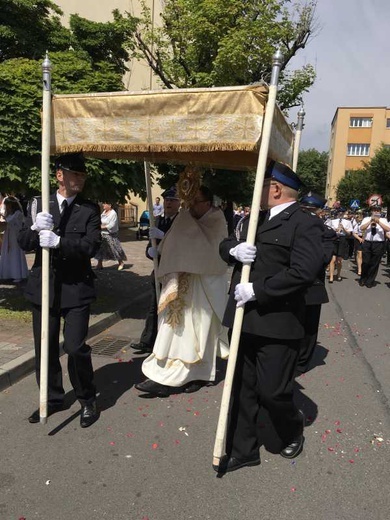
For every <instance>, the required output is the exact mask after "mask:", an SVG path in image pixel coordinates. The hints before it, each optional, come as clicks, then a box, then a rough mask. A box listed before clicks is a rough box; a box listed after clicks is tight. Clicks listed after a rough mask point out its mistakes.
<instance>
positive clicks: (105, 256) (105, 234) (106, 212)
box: [95, 202, 127, 271]
mask: <svg viewBox="0 0 390 520" xmlns="http://www.w3.org/2000/svg"><path fill="white" fill-rule="evenodd" d="M100 220H101V229H102V232H101V235H102V243H101V246H100V248H99V251H98V252H97V253H96V256H95V258H96V260H97V261H98V263H97V265H96V268H97V269H103V260H115V261H116V262H118V271H121V270H122V269H123V268H124V266H125V260H127V258H126V254H125V252H124V251H123V248H122V246H121V243H120V241H119V237H118V231H119V223H118V215H117V213H116V211H115V210H114V209H113V208H112V204H110V203H109V202H103V213H102V214H101V215H100Z"/></svg>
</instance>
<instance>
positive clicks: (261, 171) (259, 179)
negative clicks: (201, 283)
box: [213, 51, 283, 466]
mask: <svg viewBox="0 0 390 520" xmlns="http://www.w3.org/2000/svg"><path fill="white" fill-rule="evenodd" d="M282 60H283V54H282V53H281V52H280V51H277V52H276V53H275V54H274V56H273V62H272V77H271V83H270V86H269V93H268V101H267V105H266V109H265V117H264V123H263V131H262V137H261V144H260V151H259V158H258V162H257V170H256V181H255V187H254V191H253V199H252V206H251V213H250V217H249V227H248V236H247V239H246V241H247V242H248V243H249V244H251V245H254V243H255V238H256V231H257V223H258V219H259V212H260V200H261V193H262V189H263V182H264V175H265V170H266V167H267V158H268V148H269V143H270V139H271V131H272V122H273V118H274V111H275V104H276V94H277V91H278V79H279V72H280V68H281V66H282ZM258 254H261V251H259V252H258ZM250 270H251V263H245V264H244V265H243V268H242V273H241V280H240V283H246V282H249V275H250ZM243 318H244V307H237V309H236V313H235V317H234V323H233V330H232V337H231V340H230V351H229V361H228V365H227V370H226V376H225V383H224V387H223V393H222V401H221V409H220V413H219V420H218V426H217V433H216V437H215V444H214V454H213V465H214V466H218V465H219V463H220V460H221V457H222V455H223V451H224V444H225V437H226V429H227V419H228V412H229V404H230V396H231V391H232V385H233V378H234V371H235V367H236V361H237V353H238V345H239V342H240V335H241V328H242V322H243Z"/></svg>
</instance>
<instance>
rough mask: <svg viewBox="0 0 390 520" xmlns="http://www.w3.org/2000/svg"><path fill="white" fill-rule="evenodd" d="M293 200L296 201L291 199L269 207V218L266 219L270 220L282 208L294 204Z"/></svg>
mask: <svg viewBox="0 0 390 520" xmlns="http://www.w3.org/2000/svg"><path fill="white" fill-rule="evenodd" d="M295 202H296V200H293V201H291V202H285V203H284V204H279V205H278V206H274V207H273V208H271V209H270V210H269V219H268V220H271V218H273V217H275V216H276V215H278V214H279V213H281V212H282V211H283V210H284V209H286V208H288V207H289V206H291V205H292V204H295Z"/></svg>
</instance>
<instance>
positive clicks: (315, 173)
mask: <svg viewBox="0 0 390 520" xmlns="http://www.w3.org/2000/svg"><path fill="white" fill-rule="evenodd" d="M328 158H329V155H328V152H319V151H318V150H316V149H315V148H310V149H309V150H302V151H301V152H300V154H299V157H298V166H297V174H298V176H299V178H300V179H301V180H302V181H303V182H304V183H305V190H306V191H309V190H312V191H314V192H315V193H318V194H319V195H322V196H324V195H325V188H326V175H327V169H328Z"/></svg>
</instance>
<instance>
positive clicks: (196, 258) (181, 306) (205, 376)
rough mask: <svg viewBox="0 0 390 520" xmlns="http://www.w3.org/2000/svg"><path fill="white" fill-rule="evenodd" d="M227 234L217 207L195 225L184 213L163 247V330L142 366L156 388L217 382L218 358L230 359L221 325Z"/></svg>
mask: <svg viewBox="0 0 390 520" xmlns="http://www.w3.org/2000/svg"><path fill="white" fill-rule="evenodd" d="M226 234H227V230H226V221H225V218H224V216H223V213H222V211H220V210H217V209H214V208H213V209H212V210H210V211H209V212H208V213H206V214H205V215H204V216H203V217H202V218H201V219H199V220H196V219H194V218H193V217H192V216H191V215H190V213H189V212H188V211H187V210H182V211H180V213H179V215H178V216H177V217H176V219H175V221H174V224H173V225H172V227H171V229H170V230H169V232H168V233H167V234H166V236H165V237H164V239H163V241H162V242H161V244H160V252H161V261H160V265H159V269H158V277H159V279H160V281H161V283H162V290H161V297H160V302H159V328H158V334H157V338H156V341H155V344H154V348H153V353H152V354H151V355H150V356H149V357H148V358H147V359H145V361H144V362H143V364H142V371H143V373H144V374H145V375H146V377H148V378H149V379H152V380H153V381H156V382H157V383H160V384H163V385H167V386H174V387H177V386H182V385H184V384H186V383H189V382H190V381H195V380H202V381H214V380H215V372H216V357H217V355H219V356H220V357H223V358H226V357H227V356H228V342H227V329H226V328H225V327H223V326H222V317H223V313H224V311H225V308H226V303H227V288H228V281H227V276H226V271H227V267H226V264H225V263H224V262H223V261H222V260H221V258H220V257H219V244H220V242H221V240H222V239H223V238H224V237H226Z"/></svg>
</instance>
